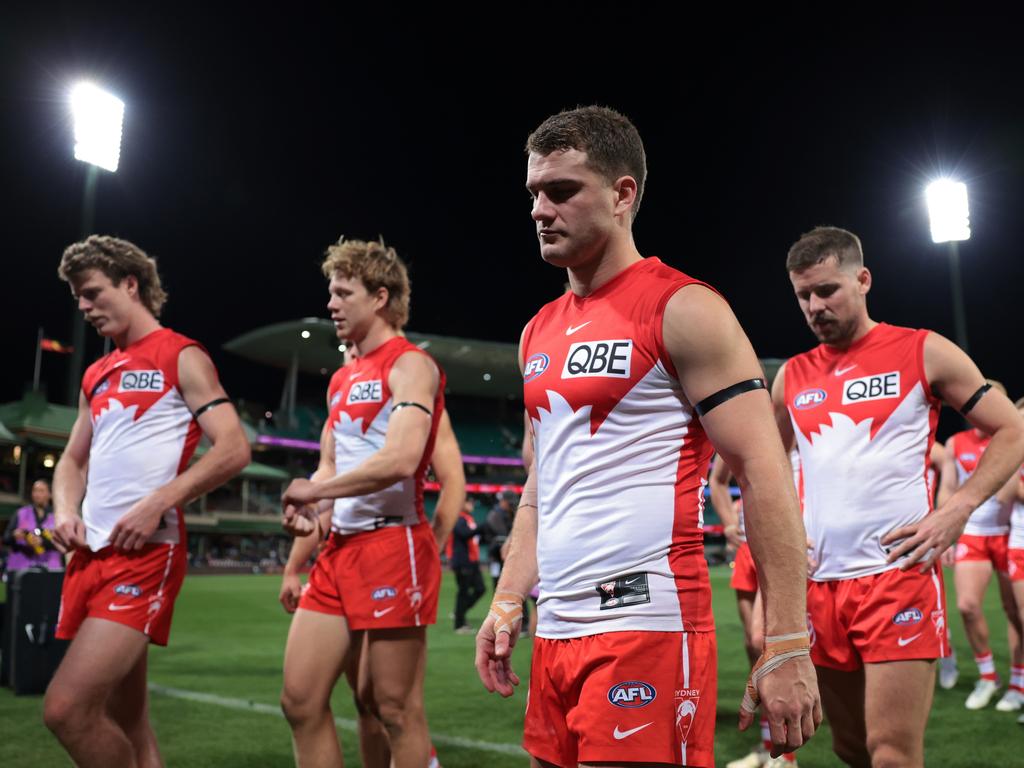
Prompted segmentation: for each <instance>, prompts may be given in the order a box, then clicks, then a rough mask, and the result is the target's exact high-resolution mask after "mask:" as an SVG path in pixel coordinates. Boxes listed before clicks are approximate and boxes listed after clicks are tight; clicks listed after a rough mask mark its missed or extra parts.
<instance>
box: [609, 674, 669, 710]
mask: <svg viewBox="0 0 1024 768" xmlns="http://www.w3.org/2000/svg"><path fill="white" fill-rule="evenodd" d="M657 695H658V692H657V691H656V690H654V686H653V685H648V684H647V683H645V682H643V681H642V680H627V681H626V682H624V683H619V684H618V685H615V686H612V687H611V688H610V689H609V690H608V701H609V702H611V703H612V704H614V705H615V706H616V707H623V708H625V709H638V708H639V707H646V706H647V705H648V704H650V703H651V702H652V701H654V699H655V698H656V697H657Z"/></svg>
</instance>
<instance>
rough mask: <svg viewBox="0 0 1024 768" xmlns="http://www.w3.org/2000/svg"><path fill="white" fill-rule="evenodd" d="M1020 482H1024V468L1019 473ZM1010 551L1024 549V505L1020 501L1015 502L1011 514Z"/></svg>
mask: <svg viewBox="0 0 1024 768" xmlns="http://www.w3.org/2000/svg"><path fill="white" fill-rule="evenodd" d="M1017 480H1018V482H1024V468H1021V469H1020V470H1019V471H1018V473H1017ZM1008 546H1009V548H1010V549H1024V504H1021V503H1020V502H1019V501H1015V502H1013V511H1012V512H1011V513H1010V542H1009V544H1008Z"/></svg>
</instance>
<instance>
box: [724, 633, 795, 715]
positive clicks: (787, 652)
mask: <svg viewBox="0 0 1024 768" xmlns="http://www.w3.org/2000/svg"><path fill="white" fill-rule="evenodd" d="M810 655H811V639H810V637H809V636H808V634H807V632H806V631H804V632H793V633H792V634H789V635H774V636H771V637H766V638H765V639H764V653H762V654H761V658H759V659H758V660H757V663H755V664H754V668H753V669H752V670H750V677H749V678H747V688H746V690H745V691H744V692H743V701H742V702H741V703H740V707H741V708H742V709H743V711H744V712H749V713H751V714H753V713H754V712H755V711H756V710H757V705H758V704H760V703H761V694H760V693H758V691H757V684H758V682H760V680H761V678H763V677H764V676H765V675H769V674H771V673H772V672H774V671H775V670H776V669H778V668H779V667H781V666H782V665H783V664H785V663H786V662H787V661H792V660H793V659H797V658H800V657H801V656H810Z"/></svg>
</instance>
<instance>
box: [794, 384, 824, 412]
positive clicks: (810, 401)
mask: <svg viewBox="0 0 1024 768" xmlns="http://www.w3.org/2000/svg"><path fill="white" fill-rule="evenodd" d="M827 399H828V392H826V391H825V390H824V389H805V390H804V391H803V392H801V393H800V394H799V395H797V396H796V397H794V398H793V407H794V408H796V409H797V410H800V411H806V410H807V409H808V408H814V407H816V406H819V405H821V404H822V403H824V402H825V401H826V400H827Z"/></svg>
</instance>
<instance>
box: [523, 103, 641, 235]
mask: <svg viewBox="0 0 1024 768" xmlns="http://www.w3.org/2000/svg"><path fill="white" fill-rule="evenodd" d="M570 149H576V150H579V151H580V152H586V153H587V165H589V166H590V167H591V168H592V169H593V170H595V171H597V172H598V173H599V174H601V175H602V176H604V177H605V178H606V179H607V180H608V181H609V182H613V181H615V180H616V179H617V178H619V177H620V176H632V177H633V178H634V179H635V180H636V202H635V203H633V211H632V217H633V218H634V219H635V218H636V214H637V211H639V210H640V199H641V198H642V197H643V196H644V183H645V182H646V181H647V155H646V153H645V152H644V142H643V140H642V139H641V138H640V133H639V132H638V131H637V129H636V126H635V125H633V123H632V122H630V120H629V118H628V117H626V116H625V115H623V114H622V113H620V112H616V111H615V110H614V109H610V108H608V107H598V106H590V107H577V108H576V109H569V110H565V111H563V112H559V113H558V114H557V115H552V116H551V117H549V118H548V119H547V120H545V121H544V122H543V123H541V124H540V125H539V126H538V127H537V129H536V130H535V131H534V132H533V133H531V134H530V137H529V138H528V139H527V140H526V152H527V154H529V153H531V152H535V153H536V154H538V155H541V156H543V155H550V154H551V153H552V152H558V151H566V150H570Z"/></svg>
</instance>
